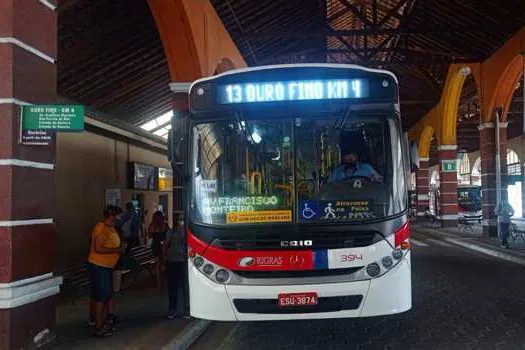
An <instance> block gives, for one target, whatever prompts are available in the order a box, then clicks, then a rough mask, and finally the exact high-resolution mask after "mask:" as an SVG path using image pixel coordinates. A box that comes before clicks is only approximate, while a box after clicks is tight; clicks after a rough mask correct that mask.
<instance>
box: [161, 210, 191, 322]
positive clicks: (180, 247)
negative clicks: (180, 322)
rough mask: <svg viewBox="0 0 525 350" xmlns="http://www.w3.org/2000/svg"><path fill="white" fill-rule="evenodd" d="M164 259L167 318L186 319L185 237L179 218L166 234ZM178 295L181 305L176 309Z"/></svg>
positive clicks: (182, 224)
mask: <svg viewBox="0 0 525 350" xmlns="http://www.w3.org/2000/svg"><path fill="white" fill-rule="evenodd" d="M164 257H165V261H166V279H167V284H168V298H169V310H168V318H169V319H170V320H171V319H174V318H175V317H182V318H188V317H189V316H188V312H187V311H186V310H185V309H186V306H185V305H186V303H185V300H184V284H185V279H186V274H185V268H186V264H185V260H186V237H185V234H184V221H183V220H182V218H179V219H178V220H177V222H176V223H175V225H174V227H173V229H171V230H169V231H168V232H167V233H166V240H165V241H164ZM179 295H181V296H182V303H181V304H182V305H181V308H182V310H180V308H178V300H179Z"/></svg>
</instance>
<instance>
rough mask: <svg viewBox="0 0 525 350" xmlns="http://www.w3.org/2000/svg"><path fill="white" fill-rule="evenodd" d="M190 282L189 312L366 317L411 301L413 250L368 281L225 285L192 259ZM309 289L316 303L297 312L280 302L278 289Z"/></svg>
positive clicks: (259, 317) (243, 317) (255, 317)
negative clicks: (279, 304)
mask: <svg viewBox="0 0 525 350" xmlns="http://www.w3.org/2000/svg"><path fill="white" fill-rule="evenodd" d="M189 283H190V310H191V315H192V316H193V317H197V318H201V319H208V320H215V321H270V320H293V319H323V318H351V317H368V316H380V315H389V314H396V313H401V312H404V311H407V310H409V309H410V308H411V307H412V286H411V268H410V253H408V254H407V255H406V256H405V258H404V259H403V260H402V261H400V262H399V264H397V265H396V266H395V267H394V268H392V269H391V270H390V271H388V273H386V274H385V275H383V276H381V277H378V278H375V279H371V280H365V281H355V282H341V283H325V284H322V283H319V284H308V285H267V286H261V285H257V286H254V285H223V284H217V283H215V282H213V281H211V280H210V279H208V278H207V277H206V276H204V275H203V274H202V273H201V272H200V271H198V270H197V269H196V268H195V267H194V266H192V265H191V264H190V266H189ZM305 292H315V293H317V295H318V298H319V304H318V307H311V308H310V309H307V310H301V312H294V311H293V307H292V308H280V307H278V306H277V299H278V295H279V294H281V293H305ZM321 301H322V302H321ZM334 305H336V306H335V307H334ZM337 305H340V306H341V305H342V307H338V306H337ZM325 310H330V311H325Z"/></svg>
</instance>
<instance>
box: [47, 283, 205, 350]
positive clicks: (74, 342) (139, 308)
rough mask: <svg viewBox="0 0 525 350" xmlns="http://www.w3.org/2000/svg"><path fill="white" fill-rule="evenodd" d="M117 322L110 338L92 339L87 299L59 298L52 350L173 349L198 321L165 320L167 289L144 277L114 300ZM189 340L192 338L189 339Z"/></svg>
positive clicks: (188, 334) (183, 339)
mask: <svg viewBox="0 0 525 350" xmlns="http://www.w3.org/2000/svg"><path fill="white" fill-rule="evenodd" d="M115 299H116V303H117V306H116V307H117V314H118V317H119V319H120V321H119V323H118V324H117V325H116V331H115V332H114V334H113V335H112V336H111V337H109V338H102V339H101V338H94V337H93V336H92V329H91V327H90V326H89V325H88V323H87V321H88V313H89V299H88V297H87V296H83V297H80V298H75V299H71V298H65V297H64V298H60V300H59V302H58V306H57V309H56V322H57V327H56V334H55V337H56V338H55V340H54V342H53V343H52V344H50V348H51V349H64V350H65V349H78V350H81V349H137V350H139V349H143V350H146V349H163V348H166V347H167V348H170V349H175V348H177V347H178V346H181V345H183V344H184V342H186V340H185V339H186V338H188V336H192V332H195V330H194V329H195V327H196V326H197V329H198V328H199V321H198V320H195V319H181V318H178V319H173V320H170V319H168V318H167V317H166V310H167V308H168V299H167V291H166V287H165V286H164V287H162V288H161V289H159V288H158V286H157V285H156V283H155V282H154V281H153V280H151V279H148V278H147V277H145V278H144V276H143V278H141V279H140V280H139V281H138V283H135V284H133V286H131V287H129V288H126V289H125V290H124V291H123V292H122V293H121V294H119V295H117V296H116V297H115ZM190 338H191V337H190Z"/></svg>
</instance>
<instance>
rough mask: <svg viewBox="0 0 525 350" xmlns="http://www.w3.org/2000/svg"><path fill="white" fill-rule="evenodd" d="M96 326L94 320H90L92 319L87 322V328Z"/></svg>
mask: <svg viewBox="0 0 525 350" xmlns="http://www.w3.org/2000/svg"><path fill="white" fill-rule="evenodd" d="M96 324H97V323H96V322H95V320H92V319H89V320H88V326H91V327H95V325H96Z"/></svg>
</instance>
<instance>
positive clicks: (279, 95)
mask: <svg viewBox="0 0 525 350" xmlns="http://www.w3.org/2000/svg"><path fill="white" fill-rule="evenodd" d="M368 97H369V86H368V81H366V80H363V79H331V80H294V81H276V82H260V83H239V84H225V85H219V87H218V94H217V102H218V103H219V104H236V103H258V102H276V101H301V100H336V99H361V98H368Z"/></svg>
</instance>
